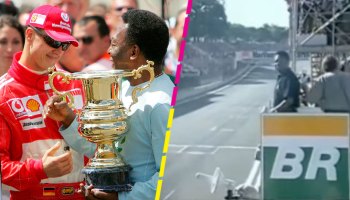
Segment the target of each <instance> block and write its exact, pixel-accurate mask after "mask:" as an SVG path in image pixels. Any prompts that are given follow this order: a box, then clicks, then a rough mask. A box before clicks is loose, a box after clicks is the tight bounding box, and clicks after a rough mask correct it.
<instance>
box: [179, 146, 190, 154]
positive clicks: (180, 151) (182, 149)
mask: <svg viewBox="0 0 350 200" xmlns="http://www.w3.org/2000/svg"><path fill="white" fill-rule="evenodd" d="M187 148H188V146H187V145H185V146H184V147H182V148H181V149H180V150H178V151H177V152H176V153H178V154H180V153H182V152H183V151H185V150H186V149H187Z"/></svg>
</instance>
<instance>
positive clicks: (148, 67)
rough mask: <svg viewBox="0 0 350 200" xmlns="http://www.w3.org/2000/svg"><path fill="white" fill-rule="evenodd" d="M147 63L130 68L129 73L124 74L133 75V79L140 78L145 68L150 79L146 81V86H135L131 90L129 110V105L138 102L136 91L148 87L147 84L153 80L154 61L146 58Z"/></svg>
mask: <svg viewBox="0 0 350 200" xmlns="http://www.w3.org/2000/svg"><path fill="white" fill-rule="evenodd" d="M146 62H147V65H142V66H141V67H139V68H137V69H134V70H132V71H131V72H130V73H129V74H127V75H126V76H133V77H134V79H138V78H141V76H142V75H141V72H142V71H144V70H147V71H148V72H149V74H150V79H149V81H148V83H147V85H146V86H144V87H135V88H134V89H133V90H132V92H131V98H132V103H131V104H130V106H129V110H130V108H131V106H133V105H134V104H136V103H137V102H138V99H137V96H136V95H137V93H138V92H142V91H143V90H145V89H147V88H149V86H150V85H151V83H152V81H153V80H154V69H153V65H154V62H153V61H149V60H147V61H146Z"/></svg>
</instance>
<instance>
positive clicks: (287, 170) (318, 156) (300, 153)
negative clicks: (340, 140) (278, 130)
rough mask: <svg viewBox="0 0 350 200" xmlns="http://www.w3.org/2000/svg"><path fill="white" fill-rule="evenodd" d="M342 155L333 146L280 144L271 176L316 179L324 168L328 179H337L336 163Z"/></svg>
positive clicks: (273, 177) (272, 177)
mask: <svg viewBox="0 0 350 200" xmlns="http://www.w3.org/2000/svg"><path fill="white" fill-rule="evenodd" d="M306 149H308V150H306ZM310 150H311V151H310ZM340 157H341V154H340V151H339V150H338V149H337V148H335V147H332V146H322V147H321V146H314V147H308V148H301V147H298V146H292V145H291V146H279V147H278V149H277V152H276V156H275V160H274V163H273V166H272V170H271V175H270V178H271V179H300V178H302V179H306V180H315V179H316V177H317V175H318V174H319V172H320V171H321V170H324V173H325V175H326V179H327V181H336V180H337V168H336V165H337V164H338V162H339V160H340ZM303 172H305V173H303Z"/></svg>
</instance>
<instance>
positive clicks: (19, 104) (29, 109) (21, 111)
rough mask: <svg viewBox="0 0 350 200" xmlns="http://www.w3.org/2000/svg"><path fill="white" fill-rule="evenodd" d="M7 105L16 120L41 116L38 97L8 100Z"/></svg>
mask: <svg viewBox="0 0 350 200" xmlns="http://www.w3.org/2000/svg"><path fill="white" fill-rule="evenodd" d="M7 104H8V105H9V107H10V108H11V110H12V113H13V115H14V116H15V118H16V119H19V118H22V117H32V116H36V115H41V113H42V111H43V105H42V104H41V101H40V98H39V95H34V96H28V97H22V98H14V99H10V100H8V101H7Z"/></svg>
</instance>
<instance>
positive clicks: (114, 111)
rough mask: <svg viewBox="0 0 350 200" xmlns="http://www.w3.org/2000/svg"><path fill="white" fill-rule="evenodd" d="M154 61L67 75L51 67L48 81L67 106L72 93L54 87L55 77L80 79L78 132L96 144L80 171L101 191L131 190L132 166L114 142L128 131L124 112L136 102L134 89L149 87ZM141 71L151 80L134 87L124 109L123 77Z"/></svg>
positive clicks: (72, 100) (135, 90) (68, 82)
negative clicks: (128, 69) (134, 66)
mask: <svg viewBox="0 0 350 200" xmlns="http://www.w3.org/2000/svg"><path fill="white" fill-rule="evenodd" d="M153 64H154V63H153V62H152V61H147V64H146V65H142V66H140V67H139V68H138V69H135V70H133V71H131V72H126V71H123V70H108V71H90V72H76V73H72V74H67V73H63V72H57V71H55V69H54V68H51V70H50V71H51V74H50V76H49V84H50V86H51V88H52V90H53V91H54V92H55V93H56V94H57V95H60V96H61V97H62V98H63V100H67V99H68V105H70V106H74V98H73V95H72V94H71V93H69V92H60V91H58V90H57V89H56V87H55V86H54V79H55V77H56V76H61V77H62V82H64V83H66V84H70V81H71V80H80V81H81V82H82V87H83V95H84V97H85V99H84V106H83V109H82V110H81V111H80V112H78V123H79V132H80V134H81V136H83V137H84V138H86V139H87V140H89V141H90V142H93V143H96V144H97V150H96V152H95V156H94V157H93V158H92V159H90V160H89V163H88V164H87V165H86V166H85V168H84V169H83V170H82V173H84V174H85V176H86V182H87V185H90V184H93V185H94V187H95V188H97V189H100V190H104V191H117V192H118V191H129V190H131V182H130V178H129V171H130V170H131V167H130V166H129V165H128V164H126V163H125V162H124V160H123V158H122V157H121V156H120V155H118V152H117V151H116V150H115V148H114V142H115V141H117V140H119V139H120V138H121V137H122V136H124V135H125V133H126V131H127V130H128V125H127V122H126V119H127V117H128V115H127V112H128V110H130V107H131V106H132V105H134V104H135V103H136V102H137V96H136V95H137V92H141V91H143V90H145V89H146V88H148V87H149V86H150V84H151V82H152V81H153V80H154V70H153V67H152V66H153ZM144 70H147V71H148V72H149V73H150V80H149V81H148V84H147V85H146V86H144V87H135V88H134V89H133V92H132V99H133V103H132V104H131V105H130V107H129V109H126V108H125V107H124V106H123V102H122V99H121V89H122V87H121V82H122V78H123V77H134V79H137V78H140V77H141V72H142V71H144Z"/></svg>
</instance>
